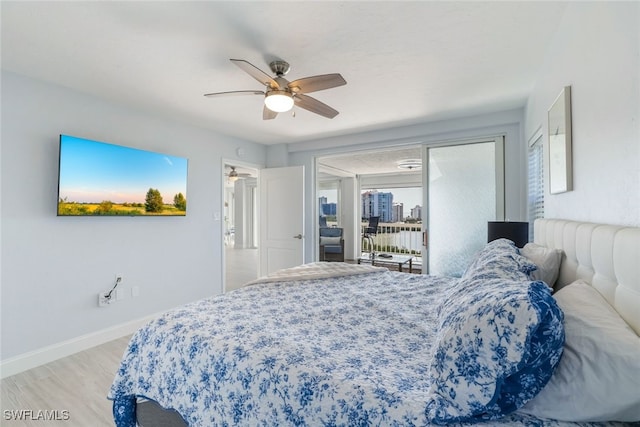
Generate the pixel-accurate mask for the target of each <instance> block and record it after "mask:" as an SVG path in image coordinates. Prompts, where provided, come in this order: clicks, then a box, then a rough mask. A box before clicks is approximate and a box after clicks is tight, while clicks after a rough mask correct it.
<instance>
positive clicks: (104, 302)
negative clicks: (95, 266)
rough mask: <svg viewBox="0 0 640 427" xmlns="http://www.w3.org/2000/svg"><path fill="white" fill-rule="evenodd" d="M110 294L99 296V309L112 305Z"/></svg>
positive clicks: (103, 293)
mask: <svg viewBox="0 0 640 427" xmlns="http://www.w3.org/2000/svg"><path fill="white" fill-rule="evenodd" d="M107 294H109V292H100V293H99V294H98V307H106V306H108V305H109V304H111V300H110V299H109V298H108V297H107Z"/></svg>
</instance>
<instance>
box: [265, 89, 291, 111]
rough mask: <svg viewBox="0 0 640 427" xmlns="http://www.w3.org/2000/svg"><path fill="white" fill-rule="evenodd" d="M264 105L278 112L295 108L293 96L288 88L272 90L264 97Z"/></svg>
mask: <svg viewBox="0 0 640 427" xmlns="http://www.w3.org/2000/svg"><path fill="white" fill-rule="evenodd" d="M264 105H266V106H267V108H268V109H269V110H271V111H275V112H276V113H284V112H285V111H289V110H291V108H293V96H291V94H290V93H289V92H287V91H286V90H272V91H270V92H268V93H267V95H266V96H265V97H264Z"/></svg>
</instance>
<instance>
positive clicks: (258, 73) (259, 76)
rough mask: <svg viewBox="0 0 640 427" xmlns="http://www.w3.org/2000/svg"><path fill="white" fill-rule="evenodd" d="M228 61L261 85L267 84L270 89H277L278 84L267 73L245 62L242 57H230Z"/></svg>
mask: <svg viewBox="0 0 640 427" xmlns="http://www.w3.org/2000/svg"><path fill="white" fill-rule="evenodd" d="M230 61H231V62H233V63H234V64H236V65H237V66H238V67H240V68H241V69H242V70H243V71H244V72H245V73H247V74H249V75H250V76H251V77H253V78H254V79H256V80H257V81H259V82H260V83H262V84H263V85H265V86H269V87H271V88H272V89H279V87H280V86H278V83H277V82H276V81H275V80H273V79H272V78H271V76H270V75H269V74H267V73H265V72H264V71H262V70H261V69H260V68H258V67H256V66H255V65H253V64H251V63H250V62H247V61H245V60H244V59H231V60H230Z"/></svg>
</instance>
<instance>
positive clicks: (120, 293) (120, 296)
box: [116, 289, 125, 301]
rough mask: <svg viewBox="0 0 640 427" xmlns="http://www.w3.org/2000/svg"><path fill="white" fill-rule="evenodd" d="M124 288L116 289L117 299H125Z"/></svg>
mask: <svg viewBox="0 0 640 427" xmlns="http://www.w3.org/2000/svg"><path fill="white" fill-rule="evenodd" d="M124 296H125V294H124V289H116V300H117V301H120V300H123V299H124Z"/></svg>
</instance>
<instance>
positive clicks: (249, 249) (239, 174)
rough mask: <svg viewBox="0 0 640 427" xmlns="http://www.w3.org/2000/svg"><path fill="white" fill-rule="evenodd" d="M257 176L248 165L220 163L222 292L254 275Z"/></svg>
mask: <svg viewBox="0 0 640 427" xmlns="http://www.w3.org/2000/svg"><path fill="white" fill-rule="evenodd" d="M257 177H258V170H257V169H255V168H253V167H251V166H247V165H240V164H237V163H230V162H225V163H224V179H223V182H224V192H223V194H224V205H223V206H224V215H223V230H222V231H223V240H224V249H223V256H224V277H223V291H224V292H229V291H231V290H234V289H237V288H239V287H241V286H243V285H244V284H245V283H247V282H249V281H251V280H254V279H256V278H257V277H258V269H257V265H258V222H257V221H258V215H257V197H258V196H257V195H258V179H257Z"/></svg>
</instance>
